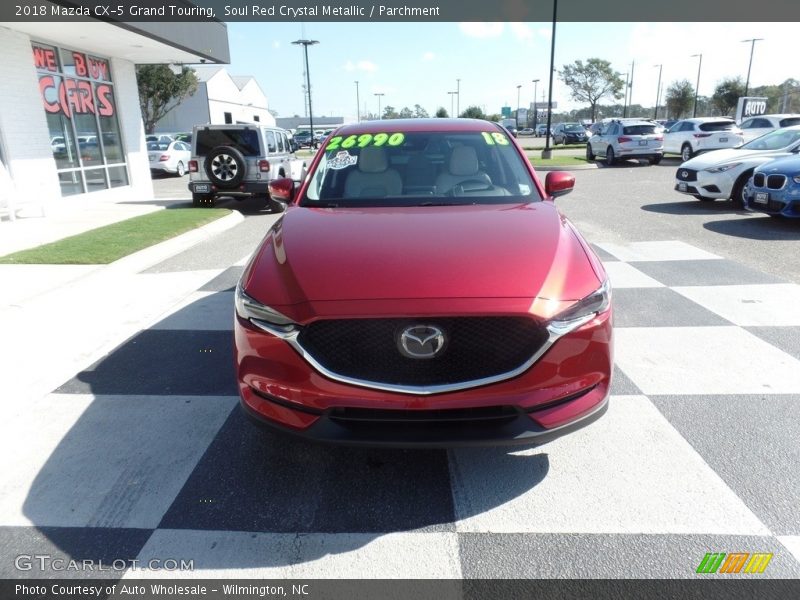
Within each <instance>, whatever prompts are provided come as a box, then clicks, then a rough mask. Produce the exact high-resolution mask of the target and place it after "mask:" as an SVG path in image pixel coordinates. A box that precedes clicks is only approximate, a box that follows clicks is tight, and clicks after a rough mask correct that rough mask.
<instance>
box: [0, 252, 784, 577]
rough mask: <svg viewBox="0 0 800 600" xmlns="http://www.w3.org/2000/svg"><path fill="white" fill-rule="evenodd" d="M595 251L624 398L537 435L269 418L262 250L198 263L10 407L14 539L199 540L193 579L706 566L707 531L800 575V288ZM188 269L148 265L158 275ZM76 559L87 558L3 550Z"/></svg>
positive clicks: (664, 570)
mask: <svg viewBox="0 0 800 600" xmlns="http://www.w3.org/2000/svg"><path fill="white" fill-rule="evenodd" d="M595 248H596V250H597V252H598V254H599V255H600V256H601V258H602V259H603V260H604V262H605V264H606V267H607V269H608V273H609V276H610V277H611V280H612V283H613V288H614V292H613V293H614V302H615V305H616V323H615V325H616V369H615V379H614V385H613V393H612V398H611V401H610V408H609V411H608V413H607V414H606V415H605V416H604V417H602V418H601V419H600V420H599V421H597V422H596V423H594V424H592V425H591V426H589V427H587V428H584V429H582V430H580V431H578V432H576V433H573V434H571V435H569V436H566V437H563V438H560V439H558V440H556V441H554V442H551V443H549V444H546V445H543V446H540V447H536V448H529V449H519V448H515V449H508V448H480V449H458V450H451V451H444V450H414V451H411V450H387V449H353V448H339V447H329V446H321V445H315V444H308V443H305V442H303V441H295V440H292V439H287V438H285V437H282V436H276V435H273V434H271V433H268V432H265V431H263V430H261V429H257V428H255V427H253V426H252V425H251V424H250V423H249V422H247V421H246V420H245V419H244V418H243V416H242V415H241V414H240V411H239V409H238V407H237V401H238V400H237V396H236V387H235V379H234V370H233V364H232V360H231V351H232V339H231V327H232V310H233V286H234V285H235V282H236V280H237V278H238V276H239V275H240V273H241V271H242V264H243V263H244V259H242V260H240V261H238V262H236V263H235V264H232V265H231V266H224V264H225V263H224V261H222V263H220V265H221V266H219V268H213V269H212V268H205V269H203V270H199V269H198V270H196V271H192V270H188V271H187V270H184V271H183V274H182V277H183V281H186V282H189V281H192V282H199V285H196V288H195V289H196V291H194V292H192V293H191V294H190V295H188V296H186V297H184V299H183V300H181V301H179V302H177V303H175V302H174V301H173V302H172V306H171V308H170V309H169V310H168V311H167V312H165V313H163V314H162V315H161V316H160V317H158V318H156V319H152V320H151V321H149V322H147V323H146V324H145V325H146V326H144V325H143V327H142V328H141V330H139V331H138V333H136V334H135V335H133V337H130V338H129V339H127V341H125V342H123V343H122V344H121V345H119V346H118V347H117V348H116V349H115V350H113V351H112V352H110V353H109V354H108V355H107V356H105V357H103V358H101V359H100V360H98V361H97V362H95V363H94V364H92V365H91V366H89V367H87V368H85V369H83V370H81V371H80V372H78V373H76V374H75V375H74V377H72V378H70V379H69V380H68V381H65V382H64V383H63V384H62V385H60V386H58V387H57V389H54V390H53V391H52V393H50V394H48V395H47V396H46V397H43V398H41V399H39V400H36V401H32V402H30V403H29V405H28V406H27V408H26V410H24V411H17V412H16V413H14V414H13V415H12V416H10V417H9V418H8V420H6V423H5V425H4V429H5V430H6V431H7V432H9V435H7V436H5V437H3V439H0V455H2V456H4V457H5V461H4V468H3V469H2V470H1V471H0V547H1V548H2V549H3V556H5V557H14V556H17V555H19V554H47V555H50V556H52V557H64V558H74V559H76V560H78V559H95V560H103V561H105V562H107V563H110V562H111V561H113V560H123V561H128V562H130V561H132V560H134V559H138V560H139V561H141V563H140V564H147V562H148V561H149V560H150V559H160V560H164V559H168V558H173V559H186V560H188V559H193V560H194V568H195V570H194V571H191V572H182V573H177V576H183V577H192V578H196V577H209V578H211V577H213V578H217V577H220V578H229V577H268V578H288V577H291V578H295V577H312V578H340V577H356V578H373V577H380V578H395V577H398V578H399V577H404V578H405V577H411V578H460V577H465V578H473V577H486V578H513V577H522V578H526V577H542V578H549V577H557V578H560V577H588V578H633V577H677V578H684V577H693V576H694V570H695V568H696V567H697V565H698V564H699V562H700V560H701V559H702V558H703V556H704V554H705V553H706V552H770V553H773V554H774V557H773V559H772V561H771V563H770V564H769V566H768V568H767V570H766V571H765V572H764V573H763V575H760V576H761V577H791V578H796V577H800V509H799V507H800V479H798V477H797V473H798V465H800V444H798V440H800V341H799V340H800V311H798V306H800V286H798V285H795V284H789V283H786V282H783V281H780V280H778V279H776V278H774V277H771V276H768V275H765V274H764V273H761V272H759V271H756V270H753V269H750V268H747V267H744V266H742V265H738V264H736V263H733V262H731V261H728V260H725V259H723V258H720V257H718V256H715V255H713V254H710V253H708V252H705V251H703V250H700V249H698V248H694V247H692V246H689V245H687V244H685V243H681V242H676V241H663V242H642V243H633V244H629V245H618V244H604V243H597V244H596V245H595ZM234 260H235V259H234ZM212 262H213V261H212ZM230 262H231V263H232V262H233V261H230ZM204 264H205V265H206V266H207V265H208V261H206V262H205V263H204ZM181 268H185V266H184V267H181V266H180V265H179V264H178V263H174V264H173V263H170V262H169V261H167V262H165V263H164V264H162V265H160V266H158V267H155V268H153V269H150V270H149V271H148V272H146V273H141V274H138V275H136V276H135V277H136V278H137V279H138V280H139V281H141V282H142V283H143V284H145V283H146V284H147V285H148V286H150V287H152V289H154V290H155V289H157V288H158V287H159V284H160V285H162V286H169V285H170V282H171V281H174V276H175V274H176V270H178V269H181ZM42 343H46V339H45V340H44V341H43V342H42ZM56 575H58V576H68V577H83V576H84V575H81V574H79V573H70V572H58V573H56V572H54V571H52V570H48V569H45V570H44V571H42V570H40V569H39V568H38V566H34V568H33V569H31V570H30V571H18V570H16V569H15V568H14V564H13V560H11V559H9V560H4V561H3V562H2V564H0V577H11V578H16V577H43V576H44V577H51V576H56ZM100 575H101V576H104V577H120V576H125V577H137V578H138V577H161V576H165V575H168V576H170V577H174V576H176V573H174V572H170V573H165V572H164V571H159V570H155V569H147V568H136V569H134V568H128V569H127V570H123V571H112V572H106V573H103V574H100Z"/></svg>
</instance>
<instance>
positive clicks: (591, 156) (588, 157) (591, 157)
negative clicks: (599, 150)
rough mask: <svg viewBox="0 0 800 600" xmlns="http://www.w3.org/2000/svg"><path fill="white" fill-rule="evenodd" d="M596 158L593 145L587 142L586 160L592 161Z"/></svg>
mask: <svg viewBox="0 0 800 600" xmlns="http://www.w3.org/2000/svg"><path fill="white" fill-rule="evenodd" d="M594 159H595V155H594V152H592V145H591V144H589V143H588V142H587V144H586V160H587V161H589V162H592V161H593V160H594Z"/></svg>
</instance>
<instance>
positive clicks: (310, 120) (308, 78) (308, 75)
mask: <svg viewBox="0 0 800 600" xmlns="http://www.w3.org/2000/svg"><path fill="white" fill-rule="evenodd" d="M292 44H295V45H297V46H303V53H304V54H305V58H306V88H307V89H308V125H309V127H310V128H311V147H312V148H316V147H317V142H316V140H315V139H314V111H313V110H311V73H309V72H308V47H309V46H313V45H314V44H319V42H318V41H317V40H295V41H294V42H292Z"/></svg>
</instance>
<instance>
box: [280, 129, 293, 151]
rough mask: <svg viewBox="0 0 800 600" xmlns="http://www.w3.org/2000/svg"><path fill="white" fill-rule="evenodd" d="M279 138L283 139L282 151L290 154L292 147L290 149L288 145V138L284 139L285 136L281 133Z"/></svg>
mask: <svg viewBox="0 0 800 600" xmlns="http://www.w3.org/2000/svg"><path fill="white" fill-rule="evenodd" d="M281 137H282V138H283V148H284V151H285V152H291V151H292V147H291V145H290V144H289V138H288V137H286V134H285V133H282V134H281Z"/></svg>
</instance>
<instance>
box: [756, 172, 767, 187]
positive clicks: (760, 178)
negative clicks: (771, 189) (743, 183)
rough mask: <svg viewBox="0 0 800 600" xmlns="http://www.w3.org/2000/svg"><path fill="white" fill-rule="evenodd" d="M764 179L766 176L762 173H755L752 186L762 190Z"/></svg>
mask: <svg viewBox="0 0 800 600" xmlns="http://www.w3.org/2000/svg"><path fill="white" fill-rule="evenodd" d="M765 179H766V176H765V175H764V174H763V173H756V174H755V175H753V185H754V186H756V187H759V188H763V187H764V180H765Z"/></svg>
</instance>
